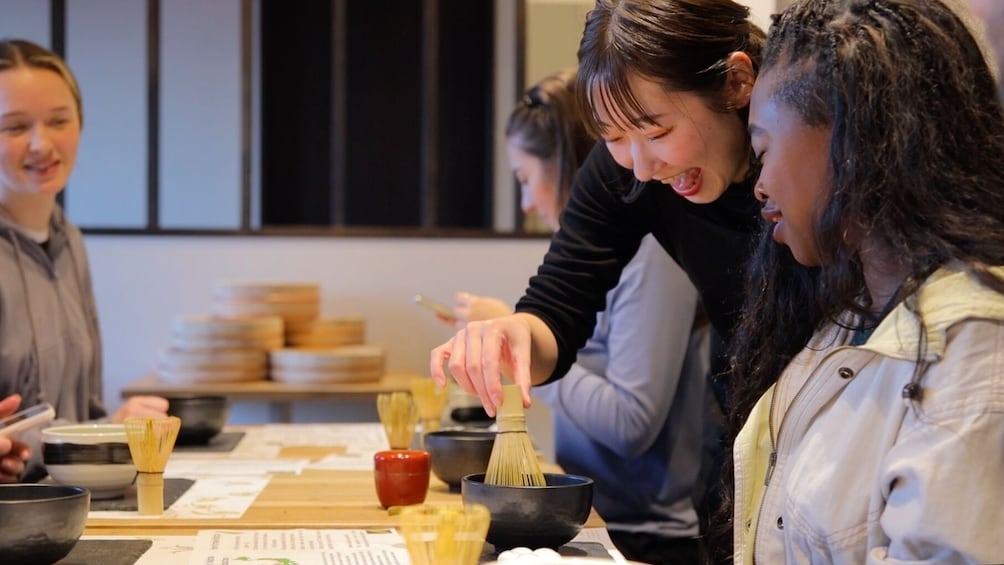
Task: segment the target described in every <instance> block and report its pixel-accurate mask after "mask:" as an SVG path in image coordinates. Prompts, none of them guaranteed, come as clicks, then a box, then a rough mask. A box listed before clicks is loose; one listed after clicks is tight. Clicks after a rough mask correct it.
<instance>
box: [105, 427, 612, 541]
mask: <svg viewBox="0 0 1004 565" xmlns="http://www.w3.org/2000/svg"><path fill="white" fill-rule="evenodd" d="M332 425H337V424H332ZM241 428H242V429H247V430H253V429H254V428H255V427H254V426H243V427H241ZM334 453H344V448H340V447H338V446H324V447H320V446H318V447H312V446H296V447H286V448H283V449H282V450H281V451H280V454H279V458H290V459H304V458H305V459H310V460H312V461H316V460H318V459H320V458H323V457H325V456H327V455H330V454H334ZM227 461H232V462H233V464H234V465H239V464H240V463H239V461H240V460H239V459H232V460H230V459H228V460H227ZM544 467H545V471H547V472H560V469H559V468H557V467H556V466H554V465H553V464H544ZM460 501H461V495H460V494H459V493H451V492H449V489H448V488H447V486H446V484H445V483H443V482H441V481H439V480H438V479H437V478H436V477H435V476H433V477H432V478H431V480H430V486H429V493H428V496H427V498H426V502H429V503H437V502H440V503H442V502H460ZM396 523H397V518H396V516H393V515H390V514H389V513H388V511H387V510H384V509H383V508H382V507H381V506H380V502H379V501H378V500H377V496H376V490H375V488H374V485H373V472H372V471H344V470H312V469H305V470H304V471H303V472H302V473H301V474H300V475H293V474H276V475H273V476H272V478H271V480H270V481H269V483H268V485H267V486H266V487H265V489H264V490H262V491H261V493H260V494H259V495H258V497H257V498H256V499H255V500H254V502H253V503H252V504H251V506H250V507H249V508H248V510H247V511H246V512H244V514H243V515H242V516H240V517H239V518H226V519H213V518H197V519H191V518H186V519H182V518H158V519H153V520H150V519H136V520H125V519H113V518H88V520H87V527H86V530H85V534H86V535H91V536H100V535H148V536H149V535H193V534H196V533H197V532H198V531H199V530H219V529H242V530H254V529H276V528H317V529H324V528H358V529H371V528H391V527H395V526H396ZM604 526H605V523H604V522H603V520H602V519H601V518H600V517H599V515H598V514H596V511H595V510H594V511H593V512H592V513H591V514H590V517H589V519H588V521H587V522H586V524H585V527H587V528H597V527H600V528H601V527H604Z"/></svg>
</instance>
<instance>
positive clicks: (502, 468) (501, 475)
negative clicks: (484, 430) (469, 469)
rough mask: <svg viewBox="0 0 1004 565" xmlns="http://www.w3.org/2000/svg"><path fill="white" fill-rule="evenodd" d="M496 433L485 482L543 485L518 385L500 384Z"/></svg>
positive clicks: (504, 484) (542, 474) (508, 484)
mask: <svg viewBox="0 0 1004 565" xmlns="http://www.w3.org/2000/svg"><path fill="white" fill-rule="evenodd" d="M495 421H496V423H497V424H498V434H496V436H495V444H494V445H493V446H492V454H491V456H490V457H489V458H488V469H487V470H486V471H485V484H489V485H500V486H510V487H530V486H534V487H542V486H546V483H545V481H544V473H543V471H541V469H540V460H539V459H538V458H537V452H536V451H534V449H533V442H532V441H530V436H529V434H527V431H526V413H525V412H524V411H523V396H522V393H521V391H520V388H519V385H515V384H511V385H502V405H501V406H499V407H498V415H497V416H496V417H495Z"/></svg>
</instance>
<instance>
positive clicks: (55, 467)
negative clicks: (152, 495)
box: [42, 424, 136, 499]
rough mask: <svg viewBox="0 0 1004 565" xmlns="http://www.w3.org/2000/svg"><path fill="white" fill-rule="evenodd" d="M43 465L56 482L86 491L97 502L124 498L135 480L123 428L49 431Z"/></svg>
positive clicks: (78, 427)
mask: <svg viewBox="0 0 1004 565" xmlns="http://www.w3.org/2000/svg"><path fill="white" fill-rule="evenodd" d="M42 461H43V462H44V463H45V468H46V470H47V471H48V472H49V475H50V476H51V477H52V480H53V481H54V482H56V483H58V484H61V485H70V486H79V487H84V488H86V489H88V490H89V491H91V498H94V499H104V498H117V497H119V496H122V495H123V494H124V492H125V489H126V487H128V486H129V485H131V484H132V482H133V480H134V479H135V478H136V467H135V466H134V465H133V462H132V455H131V454H130V453H129V441H128V440H127V439H126V433H125V426H123V425H122V424H79V425H72V426H55V427H51V428H46V429H44V430H42Z"/></svg>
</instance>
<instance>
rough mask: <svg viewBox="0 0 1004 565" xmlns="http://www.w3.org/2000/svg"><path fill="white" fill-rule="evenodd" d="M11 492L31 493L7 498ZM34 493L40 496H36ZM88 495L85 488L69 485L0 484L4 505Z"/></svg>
mask: <svg viewBox="0 0 1004 565" xmlns="http://www.w3.org/2000/svg"><path fill="white" fill-rule="evenodd" d="M11 492H20V493H31V494H32V496H31V497H29V498H24V497H18V498H8V496H7V495H8V493H11ZM35 494H38V495H40V496H37V497H36V496H35ZM88 495H89V492H88V490H87V489H86V488H84V487H75V486H69V485H45V484H38V483H11V484H6V485H0V504H4V505H9V504H22V503H23V504H30V503H33V502H41V501H49V500H64V499H74V498H81V497H83V496H88Z"/></svg>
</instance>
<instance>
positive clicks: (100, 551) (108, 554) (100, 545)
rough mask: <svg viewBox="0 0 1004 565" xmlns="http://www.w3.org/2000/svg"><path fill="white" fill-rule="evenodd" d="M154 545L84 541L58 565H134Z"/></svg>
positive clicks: (140, 541) (133, 541) (136, 541)
mask: <svg viewBox="0 0 1004 565" xmlns="http://www.w3.org/2000/svg"><path fill="white" fill-rule="evenodd" d="M152 545H153V540H148V539H128V540H127V539H115V540H112V539H82V540H78V541H77V545H75V546H73V550H72V551H70V553H69V555H67V556H66V557H64V558H62V559H60V560H59V561H57V562H56V565H94V564H95V563H101V565H133V564H134V563H136V561H138V560H139V558H140V557H142V556H143V554H144V553H146V551H147V550H148V549H150V546H152Z"/></svg>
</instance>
